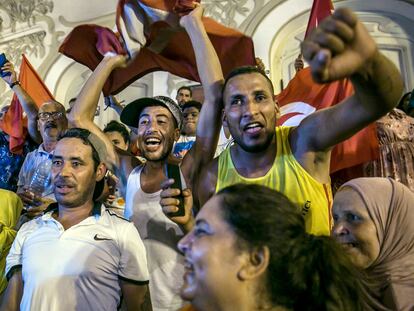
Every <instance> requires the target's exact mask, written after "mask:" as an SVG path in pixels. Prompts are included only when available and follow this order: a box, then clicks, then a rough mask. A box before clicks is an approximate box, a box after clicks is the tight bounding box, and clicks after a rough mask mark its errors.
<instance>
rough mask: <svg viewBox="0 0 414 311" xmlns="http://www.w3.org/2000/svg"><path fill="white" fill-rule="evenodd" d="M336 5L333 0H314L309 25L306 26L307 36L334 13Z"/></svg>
mask: <svg viewBox="0 0 414 311" xmlns="http://www.w3.org/2000/svg"><path fill="white" fill-rule="evenodd" d="M333 9H334V7H333V4H332V1H331V0H314V1H313V4H312V9H311V13H310V16H309V22H308V27H306V32H305V38H306V37H307V36H308V35H309V34H310V33H311V32H312V30H313V29H315V28H316V27H318V25H319V24H320V22H321V21H322V20H323V19H324V18H325V17H328V16H330V15H331V14H332V11H333Z"/></svg>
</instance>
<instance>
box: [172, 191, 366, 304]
mask: <svg viewBox="0 0 414 311" xmlns="http://www.w3.org/2000/svg"><path fill="white" fill-rule="evenodd" d="M185 196H186V197H187V199H186V202H187V203H188V193H186V195H185ZM179 248H180V249H181V250H182V252H183V253H184V254H185V262H186V265H185V267H186V270H185V275H184V285H183V287H182V288H181V296H182V298H184V299H185V300H187V301H190V302H191V303H192V306H193V308H195V309H196V310H198V311H205V310H215V311H220V310H226V311H228V310H238V311H243V310H246V311H252V310H361V309H362V307H361V303H360V292H359V289H360V287H359V281H358V277H357V275H356V272H355V271H354V270H353V267H352V264H351V263H350V262H348V260H347V258H346V256H343V251H342V250H341V248H340V246H339V245H337V244H336V242H335V241H333V240H331V238H329V237H325V236H314V235H310V234H307V233H306V231H305V222H304V219H303V217H302V215H301V214H300V212H299V211H298V210H297V209H296V208H295V206H294V205H293V204H292V203H291V202H290V201H289V200H288V199H287V198H286V197H285V196H284V195H283V194H281V193H279V192H276V191H274V190H271V189H268V188H265V187H263V186H259V185H242V184H236V185H233V186H230V187H228V188H225V189H223V190H221V191H220V192H218V193H217V194H216V195H215V196H214V197H212V198H211V199H210V200H209V201H208V202H207V203H206V204H205V205H204V206H203V208H202V209H201V211H200V212H199V214H198V215H197V218H196V223H195V226H194V227H193V229H192V230H191V231H190V232H189V233H188V234H187V235H186V236H185V237H184V238H183V239H182V240H181V241H180V242H179Z"/></svg>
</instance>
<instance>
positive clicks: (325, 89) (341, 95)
mask: <svg viewBox="0 0 414 311" xmlns="http://www.w3.org/2000/svg"><path fill="white" fill-rule="evenodd" d="M332 10H333V5H332V1H331V0H314V2H313V5H312V10H311V14H310V17H309V22H308V26H307V28H306V34H305V38H306V37H307V36H308V35H309V34H310V33H311V32H312V30H313V29H314V28H316V27H317V26H318V25H319V23H320V22H321V21H322V20H323V19H324V18H326V17H327V16H330V15H331V14H332ZM353 93H354V90H353V87H352V84H351V82H350V81H349V80H348V79H343V80H339V81H335V82H331V83H326V84H317V83H315V82H313V79H312V75H311V71H310V68H309V67H307V68H305V69H302V70H300V71H299V72H297V73H296V75H295V77H294V78H293V79H292V80H291V81H290V82H289V84H288V85H287V87H286V88H285V89H284V90H283V91H282V93H280V94H279V95H278V101H279V105H280V106H281V108H280V110H281V118H280V119H279V120H278V125H291V126H297V125H299V123H300V122H301V121H302V120H303V119H304V118H305V117H306V116H307V115H309V114H311V113H313V112H315V111H316V110H319V109H322V108H326V107H330V106H333V105H335V104H338V103H340V102H341V101H342V100H344V99H345V98H347V97H348V96H351V95H352V94H353ZM315 135H317V133H315ZM378 156H379V148H378V138H377V135H376V126H375V124H371V125H369V126H368V127H366V128H364V129H362V130H361V131H359V132H358V133H357V134H355V135H354V136H352V137H351V138H349V139H347V140H346V141H344V142H342V143H340V144H338V145H336V146H335V147H334V149H333V150H332V155H331V173H334V172H337V171H339V170H342V169H344V168H348V167H351V166H355V165H358V164H361V163H364V162H368V161H371V160H373V159H376V158H378Z"/></svg>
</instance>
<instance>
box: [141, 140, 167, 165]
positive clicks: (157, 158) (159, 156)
mask: <svg viewBox="0 0 414 311" xmlns="http://www.w3.org/2000/svg"><path fill="white" fill-rule="evenodd" d="M162 144H163V146H160V149H161V150H157V151H156V152H151V151H147V150H145V146H143V145H144V143H143V142H142V143H140V144H139V149H140V151H141V155H142V157H143V158H145V159H146V160H147V161H151V162H162V161H165V160H167V158H168V156H169V155H170V154H171V152H172V149H173V146H174V139H172V138H171V139H168V140H166V141H165V142H163V143H162Z"/></svg>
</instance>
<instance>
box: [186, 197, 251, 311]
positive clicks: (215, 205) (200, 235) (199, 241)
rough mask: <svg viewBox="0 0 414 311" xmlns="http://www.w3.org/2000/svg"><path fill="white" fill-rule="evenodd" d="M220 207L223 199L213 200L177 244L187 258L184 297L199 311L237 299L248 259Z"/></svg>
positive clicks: (215, 198) (206, 205)
mask: <svg viewBox="0 0 414 311" xmlns="http://www.w3.org/2000/svg"><path fill="white" fill-rule="evenodd" d="M220 205H221V199H220V197H219V196H214V197H212V198H211V199H210V200H209V201H208V202H207V203H206V204H205V205H204V206H203V208H202V209H201V211H200V212H199V214H198V215H197V218H196V225H195V227H194V228H193V230H192V231H190V232H189V233H188V234H187V235H186V236H185V237H184V238H183V239H182V240H181V241H180V242H179V243H178V247H179V248H180V250H181V251H182V252H183V253H184V255H185V273H184V284H183V287H182V288H181V297H182V298H183V299H185V300H189V301H192V303H193V305H194V306H196V307H198V309H200V310H205V309H209V308H211V307H212V308H213V310H214V309H215V304H219V305H222V304H223V303H224V304H226V301H227V302H228V301H229V300H232V299H231V297H233V299H234V298H235V296H234V295H237V293H238V292H239V290H238V286H239V279H238V272H239V271H240V268H241V267H242V266H243V262H244V260H245V257H247V256H243V252H242V251H240V250H239V249H238V247H237V242H236V235H235V234H234V232H233V231H232V229H231V227H230V226H229V225H228V224H227V223H226V222H225V221H224V220H223V218H222V216H221V211H220ZM216 306H217V305H216Z"/></svg>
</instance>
